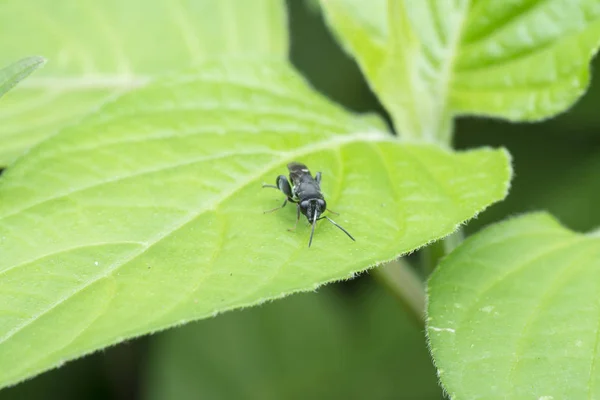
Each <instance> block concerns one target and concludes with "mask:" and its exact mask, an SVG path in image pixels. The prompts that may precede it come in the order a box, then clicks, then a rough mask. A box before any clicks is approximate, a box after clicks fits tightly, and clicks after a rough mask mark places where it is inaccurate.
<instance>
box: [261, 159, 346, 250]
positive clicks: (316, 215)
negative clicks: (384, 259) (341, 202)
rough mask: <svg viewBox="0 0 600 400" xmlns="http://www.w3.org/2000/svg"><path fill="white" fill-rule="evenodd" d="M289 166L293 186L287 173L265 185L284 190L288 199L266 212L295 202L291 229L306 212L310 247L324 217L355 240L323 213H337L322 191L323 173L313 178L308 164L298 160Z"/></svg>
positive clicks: (318, 173)
mask: <svg viewBox="0 0 600 400" xmlns="http://www.w3.org/2000/svg"><path fill="white" fill-rule="evenodd" d="M287 168H288V170H289V171H290V181H292V185H291V186H290V182H289V181H288V180H287V178H286V177H285V175H279V176H278V177H277V179H276V180H275V185H267V184H264V185H263V188H265V187H269V188H274V189H279V190H281V191H282V192H283V194H285V195H286V199H285V200H284V202H283V204H282V205H281V206H280V207H277V208H274V209H272V210H268V211H265V213H269V212H273V211H277V210H280V209H282V208H283V207H285V205H286V204H287V203H288V201H289V202H291V203H295V204H296V210H297V215H296V224H295V225H294V227H293V228H292V229H290V230H291V231H293V230H295V229H296V226H298V220H300V213H302V214H304V215H305V216H306V219H307V220H308V222H309V223H310V224H311V225H312V230H311V231H310V239H309V241H308V247H310V245H311V243H312V239H313V234H314V233H315V225H316V224H317V221H318V220H320V219H323V218H325V219H327V220H328V221H329V222H331V223H332V224H333V225H335V226H337V227H338V228H340V229H341V230H342V232H344V233H345V234H346V235H348V237H349V238H350V239H352V240H355V239H354V238H353V237H352V235H351V234H349V233H348V231H346V230H345V229H344V228H342V227H341V226H339V225H338V224H336V223H335V221H333V220H332V219H331V218H329V217H328V216H326V215H323V213H324V212H325V211H329V212H330V213H334V214H337V213H335V212H333V211H331V210H328V209H327V203H326V202H325V198H324V197H323V193H321V173H320V172H317V174H316V175H315V177H314V178H313V177H312V175H311V174H310V171H309V170H308V168H307V167H306V165H304V164H301V163H298V162H291V163H289V164H288V165H287Z"/></svg>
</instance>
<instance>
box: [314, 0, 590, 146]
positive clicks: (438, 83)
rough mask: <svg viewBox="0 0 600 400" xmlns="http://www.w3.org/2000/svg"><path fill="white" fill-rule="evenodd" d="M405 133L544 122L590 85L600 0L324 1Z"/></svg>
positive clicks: (430, 134)
mask: <svg viewBox="0 0 600 400" xmlns="http://www.w3.org/2000/svg"><path fill="white" fill-rule="evenodd" d="M321 2H322V5H323V9H324V10H325V14H326V16H327V17H328V20H329V22H330V25H331V26H332V28H333V29H334V31H335V32H336V33H337V34H338V37H339V38H340V40H341V41H342V43H343V44H344V45H345V47H346V48H347V49H348V51H350V52H351V53H352V54H353V55H354V56H355V57H356V58H357V60H358V62H359V64H360V65H361V67H362V69H363V71H364V72H365V74H366V75H367V78H368V80H369V82H370V84H371V85H372V87H373V88H374V90H375V91H376V92H377V93H378V95H379V96H380V98H381V100H382V102H383V103H384V104H385V105H386V107H387V109H388V111H389V112H390V114H391V115H392V118H393V120H394V123H395V126H396V129H397V130H398V131H399V132H400V133H401V134H402V135H403V136H404V137H406V138H415V137H418V138H422V139H426V140H435V138H438V139H439V138H442V139H444V140H447V138H448V136H449V133H450V131H451V123H452V117H453V115H456V114H479V115H489V116H496V117H502V118H508V119H510V120H516V121H520V120H539V119H541V118H546V117H549V116H552V115H554V114H556V113H559V112H561V111H564V110H565V109H566V108H567V107H569V106H570V105H571V104H573V102H575V101H576V100H577V98H579V97H580V96H581V95H582V93H583V92H584V91H585V88H586V87H587V85H588V83H589V71H588V63H589V61H590V59H591V58H592V57H593V55H594V54H595V53H596V51H597V48H598V46H599V44H600V1H599V0H572V1H565V0H549V1H548V0H516V1H497V0H480V1H469V0H459V1H446V0H437V1H435V0H431V1H407V0H388V1H386V0H374V1H370V2H368V4H367V3H366V2H363V1H360V0H321Z"/></svg>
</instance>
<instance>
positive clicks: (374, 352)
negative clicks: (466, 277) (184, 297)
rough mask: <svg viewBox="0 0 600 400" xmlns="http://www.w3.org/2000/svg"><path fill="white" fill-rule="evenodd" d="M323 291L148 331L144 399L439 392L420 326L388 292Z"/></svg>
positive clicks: (430, 395)
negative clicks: (150, 337)
mask: <svg viewBox="0 0 600 400" xmlns="http://www.w3.org/2000/svg"><path fill="white" fill-rule="evenodd" d="M360 284H361V283H353V285H360ZM333 289H338V288H337V287H327V288H324V289H322V290H320V291H319V293H316V294H312V293H311V294H310V295H308V294H303V295H297V296H291V297H288V298H286V299H283V300H280V301H276V302H273V303H268V304H265V305H263V306H260V307H254V308H252V309H249V310H244V312H231V313H226V314H224V315H221V316H219V317H218V318H215V319H210V320H205V321H202V322H199V323H196V324H190V325H188V326H186V327H183V328H181V329H176V330H172V331H169V332H165V333H163V334H160V335H157V336H155V337H154V340H153V341H152V342H151V347H150V353H149V357H148V368H147V374H146V377H145V380H144V381H145V385H144V387H145V390H144V392H145V393H146V395H147V399H148V400H161V399H178V400H186V399H199V398H210V399H248V400H252V399H256V400H268V399H273V400H275V399H394V398H398V397H399V394H401V397H402V398H407V399H440V398H441V390H440V388H439V387H438V385H437V382H436V379H435V371H434V369H433V366H432V364H431V361H430V359H429V354H428V353H427V349H426V347H425V346H424V341H423V332H422V330H421V329H420V328H417V327H416V326H415V325H414V324H413V322H412V321H411V320H410V318H409V317H408V316H407V315H406V313H405V312H404V310H403V308H402V307H401V306H400V304H398V302H397V301H396V300H395V298H393V297H392V296H391V295H390V294H389V293H387V292H385V291H384V290H383V289H382V288H381V287H377V286H375V285H370V286H367V285H364V286H362V285H361V286H359V287H353V290H352V291H348V292H340V291H338V290H333ZM224 371H226V372H224ZM232 376H233V377H235V379H232V378H231V377H232Z"/></svg>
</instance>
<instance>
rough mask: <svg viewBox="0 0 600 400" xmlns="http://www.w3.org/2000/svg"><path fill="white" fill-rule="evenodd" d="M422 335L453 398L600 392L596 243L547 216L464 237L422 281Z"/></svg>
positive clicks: (599, 251) (599, 244) (599, 241)
mask: <svg viewBox="0 0 600 400" xmlns="http://www.w3.org/2000/svg"><path fill="white" fill-rule="evenodd" d="M428 288H429V308H428V316H429V318H428V328H427V332H428V335H429V338H430V342H431V352H432V353H433V356H434V359H435V362H436V365H437V367H438V374H439V376H440V379H441V381H442V383H443V384H444V387H445V388H446V390H447V391H448V393H449V394H450V397H451V398H453V399H474V398H481V399H506V398H510V399H567V398H569V399H584V398H585V399H594V398H597V397H598V396H599V395H600V373H599V372H600V360H599V357H598V355H599V354H600V341H599V340H598V338H599V337H600V325H599V321H600V319H599V315H600V302H599V301H598V293H600V238H599V237H593V236H590V235H581V234H577V233H574V232H572V231H569V230H567V229H565V228H564V227H562V226H561V225H560V224H559V223H558V222H557V221H556V220H554V219H553V218H552V217H550V216H549V215H547V214H531V215H527V216H523V217H519V218H515V219H512V220H509V221H507V222H503V223H500V224H497V225H493V226H491V227H489V228H487V229H485V230H484V231H482V232H481V233H479V234H477V235H475V236H473V237H471V238H469V239H468V240H467V241H465V242H464V243H463V244H462V245H461V246H459V247H458V248H457V249H456V250H455V251H454V252H453V253H451V254H450V255H449V256H448V257H447V258H446V259H445V260H443V261H442V263H441V264H440V266H439V267H438V268H437V269H436V270H435V272H434V273H433V275H432V276H431V279H430V281H429V286H428Z"/></svg>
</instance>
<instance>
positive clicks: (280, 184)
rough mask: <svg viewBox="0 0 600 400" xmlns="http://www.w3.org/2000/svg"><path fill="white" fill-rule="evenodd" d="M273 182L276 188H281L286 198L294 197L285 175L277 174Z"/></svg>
mask: <svg viewBox="0 0 600 400" xmlns="http://www.w3.org/2000/svg"><path fill="white" fill-rule="evenodd" d="M275 182H276V183H277V188H278V189H279V190H281V191H282V192H283V194H285V195H286V196H287V197H288V199H292V198H293V197H294V195H293V193H292V187H291V186H290V182H289V181H288V180H287V178H286V177H285V175H279V176H278V177H277V180H276V181H275Z"/></svg>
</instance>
